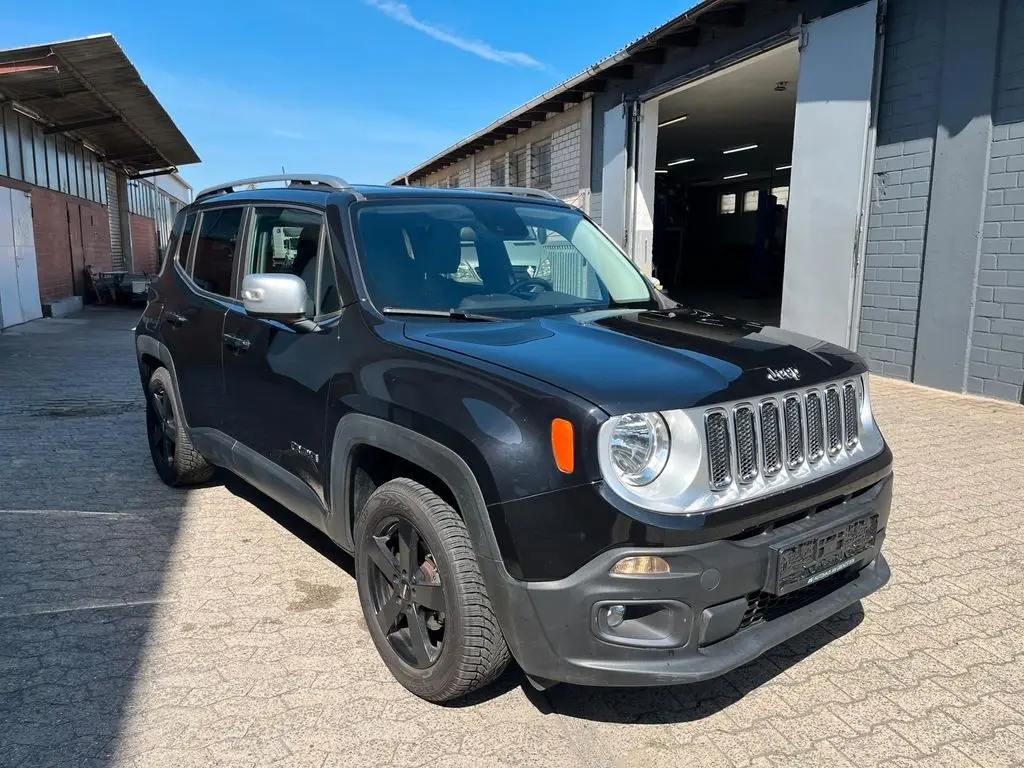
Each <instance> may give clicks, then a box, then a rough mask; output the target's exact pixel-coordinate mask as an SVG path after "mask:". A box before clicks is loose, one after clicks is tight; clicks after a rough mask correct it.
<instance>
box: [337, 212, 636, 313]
mask: <svg viewBox="0 0 1024 768" xmlns="http://www.w3.org/2000/svg"><path fill="white" fill-rule="evenodd" d="M357 227H358V233H357V234H358V239H359V241H360V246H361V248H360V254H359V255H360V259H361V263H362V268H363V274H364V276H365V278H366V282H367V287H368V289H369V291H370V298H371V299H372V300H373V302H374V304H375V305H376V306H377V307H378V308H381V309H384V308H388V307H391V308H402V309H431V310H447V309H464V310H475V311H478V312H482V313H488V314H494V313H498V314H504V313H508V315H509V316H517V315H528V316H533V315H542V314H549V313H554V312H568V311H574V310H578V309H599V308H605V307H616V306H627V305H628V306H654V301H653V298H652V296H651V293H650V291H649V290H648V288H647V284H646V283H645V282H644V280H643V278H642V277H641V275H640V273H639V272H638V271H637V269H636V267H634V265H633V264H632V263H631V262H630V261H629V260H628V259H627V258H626V257H625V256H623V254H622V252H621V251H619V249H618V248H616V247H615V245H614V244H613V243H612V242H611V241H609V240H608V238H607V237H606V236H605V235H604V234H602V233H601V231H600V230H599V229H597V227H595V226H594V225H593V224H591V223H590V222H589V221H588V220H587V219H586V217H584V216H583V215H582V214H581V213H580V212H579V211H577V210H574V209H569V208H561V207H554V206H549V205H539V204H538V205H532V204H526V203H521V202H518V201H516V202H514V203H513V202H503V201H502V202H499V201H495V200H472V201H470V200H465V201H459V202H452V203H449V202H418V203H405V202H403V203H394V204H392V203H387V204H385V203H375V204H368V205H365V206H363V207H362V208H361V209H360V211H359V214H358V216H357Z"/></svg>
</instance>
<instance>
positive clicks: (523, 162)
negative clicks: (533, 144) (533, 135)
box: [509, 149, 530, 187]
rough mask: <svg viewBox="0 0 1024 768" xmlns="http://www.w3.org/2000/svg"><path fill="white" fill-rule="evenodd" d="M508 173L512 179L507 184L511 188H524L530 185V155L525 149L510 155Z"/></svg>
mask: <svg viewBox="0 0 1024 768" xmlns="http://www.w3.org/2000/svg"><path fill="white" fill-rule="evenodd" d="M509 171H510V172H511V174H512V178H511V179H509V184H511V185H512V186H513V187H526V186H529V184H530V155H529V153H527V151H526V150H525V149H520V150H517V151H515V152H513V153H512V161H511V162H510V163H509Z"/></svg>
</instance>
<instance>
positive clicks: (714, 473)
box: [704, 411, 732, 491]
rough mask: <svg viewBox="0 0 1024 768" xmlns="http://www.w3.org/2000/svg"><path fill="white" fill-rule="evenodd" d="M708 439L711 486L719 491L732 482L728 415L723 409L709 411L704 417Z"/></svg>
mask: <svg viewBox="0 0 1024 768" xmlns="http://www.w3.org/2000/svg"><path fill="white" fill-rule="evenodd" d="M704 432H705V436H706V438H707V441H708V467H709V470H710V473H711V477H710V479H711V487H712V488H713V489H714V490H716V491H720V490H722V489H723V488H727V487H728V486H729V485H731V484H732V446H731V444H730V443H731V441H730V440H729V417H728V416H727V415H726V413H725V411H711V412H710V413H708V414H707V415H706V416H705V417H704Z"/></svg>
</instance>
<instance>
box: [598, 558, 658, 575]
mask: <svg viewBox="0 0 1024 768" xmlns="http://www.w3.org/2000/svg"><path fill="white" fill-rule="evenodd" d="M668 572H669V567H668V563H667V562H666V561H665V560H664V559H663V558H660V557H658V556H657V555H637V556H634V557H624V558H622V559H621V560H619V562H617V563H616V564H615V566H614V567H613V568H612V573H615V574H618V575H619V576H647V575H650V574H653V573H668Z"/></svg>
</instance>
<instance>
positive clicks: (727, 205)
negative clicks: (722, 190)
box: [718, 193, 736, 214]
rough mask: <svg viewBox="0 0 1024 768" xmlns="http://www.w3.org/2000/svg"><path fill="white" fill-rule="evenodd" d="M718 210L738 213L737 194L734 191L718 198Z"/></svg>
mask: <svg viewBox="0 0 1024 768" xmlns="http://www.w3.org/2000/svg"><path fill="white" fill-rule="evenodd" d="M718 212H719V213H720V214H724V213H736V195H735V194H734V193H729V194H728V195H722V196H721V197H720V198H718Z"/></svg>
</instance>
